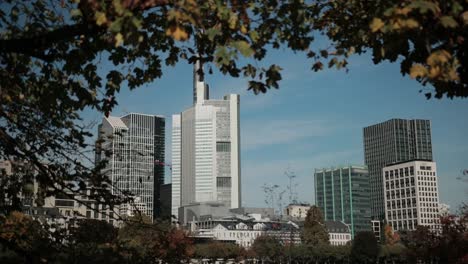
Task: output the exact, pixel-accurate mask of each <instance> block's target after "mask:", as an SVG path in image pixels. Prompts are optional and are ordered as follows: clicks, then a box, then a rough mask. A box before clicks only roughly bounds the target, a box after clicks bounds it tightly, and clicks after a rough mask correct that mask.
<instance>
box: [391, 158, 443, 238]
mask: <svg viewBox="0 0 468 264" xmlns="http://www.w3.org/2000/svg"><path fill="white" fill-rule="evenodd" d="M436 171H437V168H436V163H435V162H431V161H424V160H414V161H408V162H402V163H397V164H393V165H389V166H386V167H384V168H383V173H384V177H383V180H384V201H385V220H386V221H387V223H388V224H389V225H390V226H392V228H393V230H395V231H399V230H414V229H416V226H418V225H423V226H428V227H429V228H430V229H431V230H438V229H439V227H440V222H439V221H440V220H439V217H440V215H439V192H438V184H437V173H436Z"/></svg>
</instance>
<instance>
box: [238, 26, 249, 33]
mask: <svg viewBox="0 0 468 264" xmlns="http://www.w3.org/2000/svg"><path fill="white" fill-rule="evenodd" d="M240 31H241V32H242V34H247V28H246V27H245V26H244V25H242V26H241V28H240Z"/></svg>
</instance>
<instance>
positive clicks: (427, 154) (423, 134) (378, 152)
mask: <svg viewBox="0 0 468 264" xmlns="http://www.w3.org/2000/svg"><path fill="white" fill-rule="evenodd" d="M414 159H422V160H432V141H431V122H430V121H429V120H420V119H416V120H405V119H391V120H388V121H386V122H383V123H380V124H376V125H372V126H368V127H365V128H364V160H365V164H366V165H367V167H368V169H369V177H370V193H371V212H372V217H373V218H374V219H383V218H384V210H385V206H384V194H383V181H382V168H383V167H385V166H387V165H389V164H393V163H397V162H403V161H409V160H414Z"/></svg>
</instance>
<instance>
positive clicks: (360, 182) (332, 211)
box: [314, 165, 371, 237]
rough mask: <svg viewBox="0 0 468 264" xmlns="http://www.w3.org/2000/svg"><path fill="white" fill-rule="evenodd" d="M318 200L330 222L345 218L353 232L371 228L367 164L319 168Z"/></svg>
mask: <svg viewBox="0 0 468 264" xmlns="http://www.w3.org/2000/svg"><path fill="white" fill-rule="evenodd" d="M314 180H315V201H316V203H317V206H319V207H320V209H321V210H322V212H323V215H324V218H325V220H326V221H342V222H344V223H345V224H347V225H349V226H350V228H351V234H352V236H353V237H354V235H355V234H356V233H357V232H360V231H370V230H371V223H370V220H371V218H370V213H371V212H370V206H369V205H370V201H369V198H370V196H369V173H368V171H367V168H366V167H365V166H355V165H348V166H343V167H337V168H328V169H316V170H315V173H314Z"/></svg>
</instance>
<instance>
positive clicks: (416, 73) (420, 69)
mask: <svg viewBox="0 0 468 264" xmlns="http://www.w3.org/2000/svg"><path fill="white" fill-rule="evenodd" d="M426 75H427V69H426V68H425V67H424V66H423V65H421V64H414V65H413V66H411V69H410V76H411V78H413V79H415V78H418V77H425V76H426Z"/></svg>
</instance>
